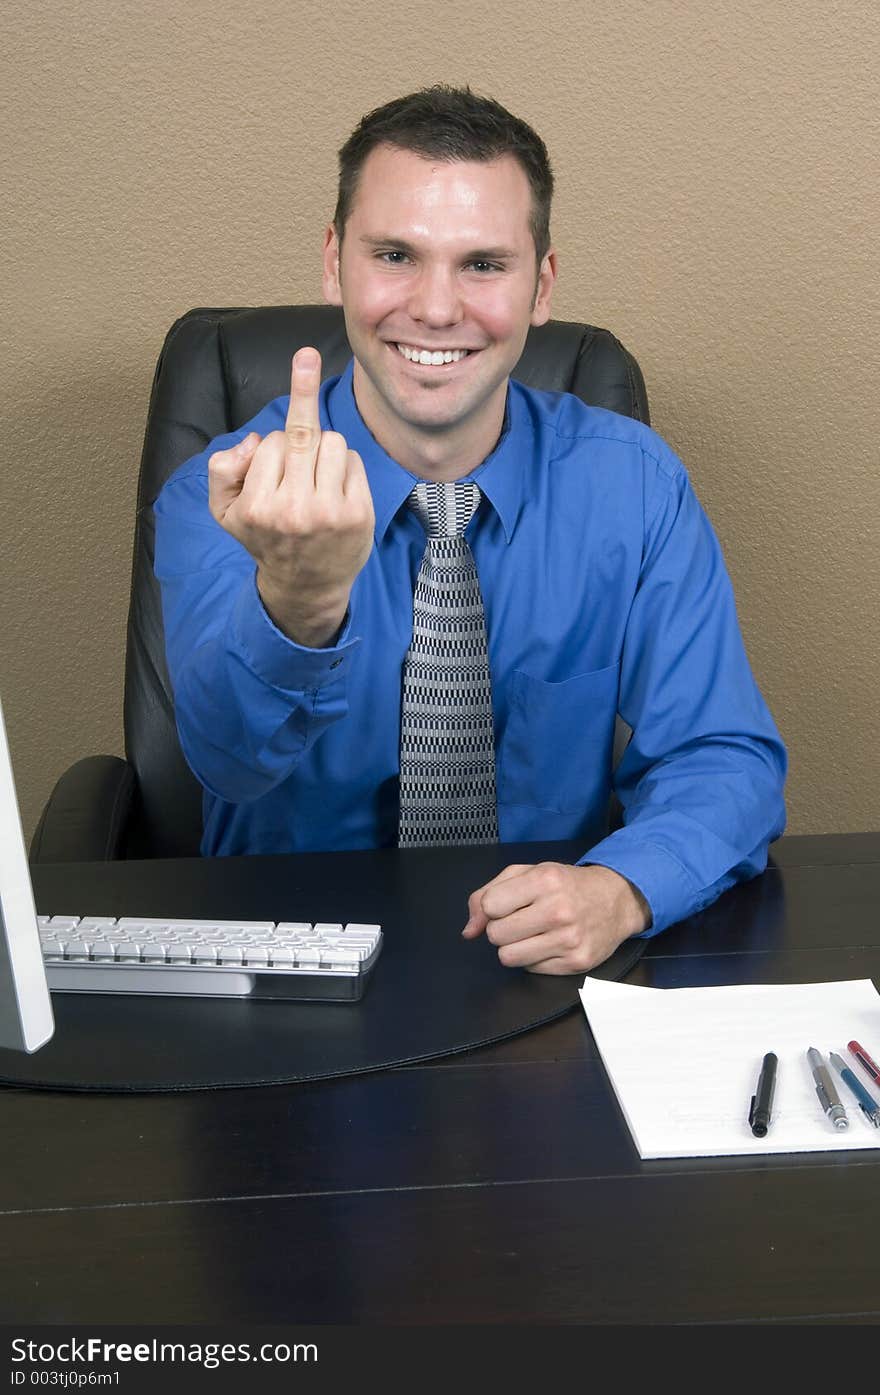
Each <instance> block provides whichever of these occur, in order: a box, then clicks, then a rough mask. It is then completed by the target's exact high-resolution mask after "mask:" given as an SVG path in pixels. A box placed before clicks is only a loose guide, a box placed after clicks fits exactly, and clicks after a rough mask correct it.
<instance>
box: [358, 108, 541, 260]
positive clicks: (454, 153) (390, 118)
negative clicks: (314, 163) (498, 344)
mask: <svg viewBox="0 0 880 1395" xmlns="http://www.w3.org/2000/svg"><path fill="white" fill-rule="evenodd" d="M377 145H395V146H397V147H398V148H399V149H400V150H411V151H413V153H414V154H416V155H422V156H424V157H425V158H426V159H430V160H446V161H453V160H485V161H489V160H497V159H500V158H501V157H502V156H503V155H512V156H513V157H514V159H516V160H518V161H519V163H520V165H521V166H522V168H523V170H524V171H525V174H526V176H527V177H528V181H529V186H530V188H531V192H532V208H531V214H530V217H529V227H530V229H531V233H532V238H533V240H534V243H535V255H536V257H537V264H538V268H539V270H540V266H541V263H542V262H543V260H544V258H545V256H546V255H547V252H548V251H549V250H550V204H551V202H552V199H553V171H552V169H551V167H550V159H549V156H548V155H547V147H546V146H545V145H544V142H543V141H542V140H541V137H540V136H539V135H538V134H537V133H536V132H535V131H533V130H532V128H531V126H529V125H527V124H526V122H525V121H521V120H520V119H519V117H517V116H513V115H511V113H510V112H509V111H507V110H506V109H505V108H504V107H503V106H501V105H500V103H498V102H496V101H494V100H493V99H492V98H491V97H480V96H478V95H477V94H476V93H474V92H472V91H471V89H470V87H450V86H447V85H446V84H444V83H436V84H435V85H434V86H433V87H423V88H421V90H420V91H418V92H411V93H410V94H409V95H408V96H406V97H396V98H395V99H394V100H393V101H391V102H386V103H385V105H384V106H381V107H376V108H375V110H374V111H371V112H368V113H367V115H366V116H364V117H362V118H361V120H360V122H359V123H358V125H357V126H356V127H355V129H354V131H352V133H351V135H350V136H349V138H348V140H347V141H346V142H345V144H344V145H343V146H342V147H341V148H340V150H339V152H338V154H339V192H338V198H337V202H336V212H335V213H334V215H333V223H334V226H335V228H336V235H337V238H338V240H339V243H340V246H341V244H342V239H343V237H344V234H345V225H346V223H347V222H348V218H349V215H350V213H351V208H352V204H353V202H354V197H355V194H356V193H357V189H358V182H359V180H360V174H361V170H362V169H363V166H364V162H365V161H366V158H367V156H368V155H369V153H370V151H371V150H373V149H375V147H376V146H377Z"/></svg>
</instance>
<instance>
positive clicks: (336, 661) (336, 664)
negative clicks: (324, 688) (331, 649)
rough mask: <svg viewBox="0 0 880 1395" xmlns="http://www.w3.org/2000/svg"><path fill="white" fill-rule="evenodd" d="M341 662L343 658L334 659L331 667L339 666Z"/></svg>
mask: <svg viewBox="0 0 880 1395" xmlns="http://www.w3.org/2000/svg"><path fill="white" fill-rule="evenodd" d="M341 663H342V660H341V659H334V660H333V662H332V664H331V665H330V667H331V668H338V667H339V665H340V664H341Z"/></svg>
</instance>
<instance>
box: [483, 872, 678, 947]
mask: <svg viewBox="0 0 880 1395" xmlns="http://www.w3.org/2000/svg"><path fill="white" fill-rule="evenodd" d="M468 913H469V916H470V919H469V920H468V923H467V925H466V926H465V927H464V930H463V931H462V935H463V936H464V938H465V939H467V940H474V939H476V938H477V937H478V936H479V935H482V934H483V933H485V934H486V936H487V938H488V939H489V940H491V942H492V944H493V945H498V958H499V959H500V960H501V963H502V964H505V965H507V967H508V968H524V969H528V970H529V972H530V973H536V974H575V973H586V972H588V971H589V970H590V969H594V968H596V966H597V965H598V964H602V963H604V961H605V960H606V959H607V958H608V956H609V955H610V954H613V952H614V950H615V949H617V946H618V945H619V944H622V942H623V941H624V940H628V939H629V938H630V937H631V936H632V935H638V934H640V933H641V932H642V931H643V930H647V928H648V926H649V925H650V923H651V912H650V908H649V906H648V903H647V901H646V900H645V898H644V896H643V895H642V893H641V892H640V891H638V890H637V888H636V887H634V886H633V885H632V883H631V882H628V881H627V880H626V878H625V877H622V876H620V874H619V873H618V872H612V870H611V869H610V867H599V866H592V867H572V866H569V865H567V864H566V863H562V862H539V863H537V864H528V863H513V864H511V866H509V867H505V868H504V871H503V872H499V873H498V876H497V877H493V879H492V881H490V882H486V884H485V886H481V887H478V888H477V890H476V891H473V892H471V895H470V896H469V897H468Z"/></svg>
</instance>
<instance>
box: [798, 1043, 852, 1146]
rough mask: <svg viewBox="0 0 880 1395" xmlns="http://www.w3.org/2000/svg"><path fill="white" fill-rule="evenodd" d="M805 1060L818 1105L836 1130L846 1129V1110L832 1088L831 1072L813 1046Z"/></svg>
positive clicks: (847, 1123)
mask: <svg viewBox="0 0 880 1395" xmlns="http://www.w3.org/2000/svg"><path fill="white" fill-rule="evenodd" d="M807 1060H808V1061H809V1063H810V1070H811V1071H812V1072H813V1080H814V1081H815V1083H816V1094H817V1095H818V1096H819V1103H820V1104H821V1106H822V1108H823V1109H824V1111H825V1114H826V1115H827V1117H828V1118H829V1119H830V1120H831V1122H832V1124H833V1125H834V1127H835V1128H836V1129H848V1128H849V1119H847V1117H846V1110H845V1109H844V1107H843V1105H842V1104H841V1103H840V1096H839V1095H838V1093H837V1091H836V1090H835V1088H834V1081H833V1080H832V1079H831V1072H830V1071H829V1069H828V1067H827V1066H826V1064H825V1062H824V1061H823V1060H822V1057H821V1054H820V1053H819V1052H818V1051H817V1050H816V1048H815V1046H811V1047H810V1049H809V1051H808V1052H807Z"/></svg>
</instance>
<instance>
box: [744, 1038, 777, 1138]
mask: <svg viewBox="0 0 880 1395" xmlns="http://www.w3.org/2000/svg"><path fill="white" fill-rule="evenodd" d="M775 1089H776V1056H775V1054H774V1053H773V1052H772V1051H768V1052H767V1055H766V1056H765V1057H764V1061H763V1064H762V1066H761V1074H760V1075H759V1076H758V1088H757V1093H756V1094H754V1095H752V1104H751V1108H750V1109H749V1123H750V1124H751V1126H752V1133H753V1134H754V1135H755V1137H756V1138H763V1137H764V1136H765V1134H766V1133H767V1130H768V1129H769V1127H770V1111H771V1110H772V1108H773V1091H774V1090H775Z"/></svg>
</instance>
